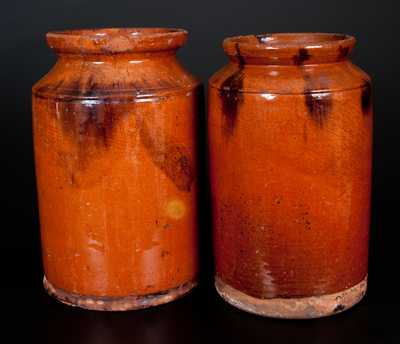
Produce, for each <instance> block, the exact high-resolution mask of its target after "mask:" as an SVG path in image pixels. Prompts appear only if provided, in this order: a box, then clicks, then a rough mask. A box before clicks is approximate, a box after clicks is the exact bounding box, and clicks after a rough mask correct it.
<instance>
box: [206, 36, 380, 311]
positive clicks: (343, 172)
mask: <svg viewBox="0 0 400 344" xmlns="http://www.w3.org/2000/svg"><path fill="white" fill-rule="evenodd" d="M354 44H355V39H354V38H353V37H350V36H346V35H339V34H323V33H309V34H308V33H305V34H301V33H299V34H265V35H252V36H238V37H232V38H228V39H226V40H225V41H224V44H223V46H224V50H225V52H226V53H227V55H228V56H229V59H230V62H229V64H228V65H227V66H226V67H224V68H223V69H221V70H220V71H219V72H217V73H216V74H215V75H214V76H212V78H211V79H210V82H209V119H208V121H209V122H208V130H209V153H210V178H211V191H212V201H213V226H214V250H215V259H216V281H215V283H216V288H217V290H218V292H219V293H220V295H221V296H222V297H223V298H224V299H225V300H226V301H227V302H229V303H231V304H232V305H234V306H236V307H238V308H241V309H243V310H246V311H248V312H252V313H256V314H260V315H264V316H270V317H279V318H315V317H322V316H327V315H331V314H336V313H338V312H341V311H344V310H346V309H347V308H349V307H351V306H353V305H354V304H356V303H357V302H358V301H360V300H361V298H362V297H363V295H364V294H365V292H366V286H367V260H368V232H369V211H370V188H371V182H370V180H371V146H372V106H371V84H370V78H369V77H368V75H366V74H365V73H364V72H362V71H361V70H360V69H359V68H357V67H356V66H354V65H353V64H352V63H351V62H350V60H349V54H350V52H351V50H352V49H353V46H354Z"/></svg>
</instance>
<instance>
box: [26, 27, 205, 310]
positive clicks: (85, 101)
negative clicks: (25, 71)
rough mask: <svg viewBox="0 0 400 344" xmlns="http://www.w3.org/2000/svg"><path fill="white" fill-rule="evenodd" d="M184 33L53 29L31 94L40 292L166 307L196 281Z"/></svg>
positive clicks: (192, 113) (116, 305)
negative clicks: (47, 67)
mask: <svg viewBox="0 0 400 344" xmlns="http://www.w3.org/2000/svg"><path fill="white" fill-rule="evenodd" d="M186 38H187V32H186V31H184V30H180V29H163V28H146V29H142V28H132V29H128V28H126V29H114V28H113V29H99V30H72V31H63V32H50V33H48V34H47V41H48V44H49V46H50V47H51V48H52V49H53V50H54V51H55V52H56V53H57V55H58V61H57V63H56V65H55V66H54V68H53V69H52V70H51V71H50V72H49V73H48V74H47V75H46V76H45V77H44V78H43V79H42V80H40V81H39V82H38V83H37V84H36V85H35V86H34V87H33V127H34V145H35V160H36V176H37V186H38V196H39V207H40V223H41V238H42V251H43V262H44V270H45V277H44V286H45V288H46V289H47V291H48V293H49V294H50V295H52V296H54V297H55V298H57V299H58V300H60V301H62V302H64V303H67V304H70V305H73V306H79V307H82V308H87V309H94V310H128V309H137V308H145V307H149V306H155V305H158V304H162V303H166V302H170V301H172V300H174V299H176V298H178V297H180V296H182V295H184V294H185V293H187V292H189V291H190V290H191V289H192V288H193V286H195V284H196V276H197V228H196V226H197V225H196V223H197V218H196V216H197V211H196V194H197V186H196V154H195V151H196V142H195V137H196V109H197V91H198V87H199V83H198V81H197V80H196V79H195V78H194V77H193V76H191V75H190V74H189V73H188V72H187V71H186V70H185V69H183V67H182V66H181V65H180V64H179V62H178V60H177V59H176V51H177V49H178V48H180V47H181V46H183V45H184V43H185V41H186Z"/></svg>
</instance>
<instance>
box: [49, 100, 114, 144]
mask: <svg viewBox="0 0 400 344" xmlns="http://www.w3.org/2000/svg"><path fill="white" fill-rule="evenodd" d="M55 113H56V115H57V116H60V117H59V118H60V122H61V126H62V128H63V130H64V132H66V133H67V134H68V135H69V136H70V137H72V138H73V139H74V140H75V141H76V142H77V143H78V144H79V145H80V146H82V147H81V150H85V148H88V147H85V146H86V144H87V143H88V141H94V143H95V145H96V147H98V148H100V147H104V148H107V147H108V146H109V144H110V140H111V137H112V131H113V127H114V123H115V121H116V120H117V117H118V115H117V114H116V113H115V111H113V109H112V106H111V105H110V104H107V103H98V102H96V101H95V102H93V103H92V102H90V101H87V103H83V102H58V103H56V109H55Z"/></svg>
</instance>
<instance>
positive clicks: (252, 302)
mask: <svg viewBox="0 0 400 344" xmlns="http://www.w3.org/2000/svg"><path fill="white" fill-rule="evenodd" d="M215 287H216V289H217V291H218V293H219V294H220V295H221V297H222V298H223V299H224V300H225V301H226V302H228V303H229V304H231V305H232V306H235V307H237V308H239V309H241V310H243V311H246V312H249V313H254V314H258V315H261V316H265V317H271V318H284V319H312V318H321V317H326V316H330V315H334V314H338V313H341V312H343V311H345V310H347V309H349V308H350V307H352V306H354V305H355V304H357V303H358V302H359V301H360V300H361V299H362V298H363V296H364V295H365V293H366V291H367V277H365V278H364V279H363V280H362V281H361V282H360V283H358V284H356V285H355V286H353V287H351V288H349V289H346V290H343V291H341V292H338V293H334V294H326V295H320V296H311V297H301V298H290V299H287V298H275V299H258V298H255V297H253V296H249V295H247V294H245V293H242V292H241V291H239V290H237V289H235V288H232V287H231V286H229V285H228V284H226V283H224V282H223V281H222V280H221V279H220V278H218V277H216V278H215Z"/></svg>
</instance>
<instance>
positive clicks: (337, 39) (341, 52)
mask: <svg viewBox="0 0 400 344" xmlns="http://www.w3.org/2000/svg"><path fill="white" fill-rule="evenodd" d="M355 42H356V40H355V38H354V37H352V36H349V35H345V34H338V33H270V34H268V33H265V34H258V35H245V36H235V37H229V38H226V39H225V40H224V42H223V47H224V50H225V52H226V53H227V55H228V56H229V57H231V58H233V59H235V60H238V61H239V62H242V63H244V62H248V63H256V64H257V63H260V64H283V65H303V64H313V63H324V62H337V61H341V60H344V59H346V58H348V57H349V55H350V53H351V51H352V49H353V47H354V45H355Z"/></svg>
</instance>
